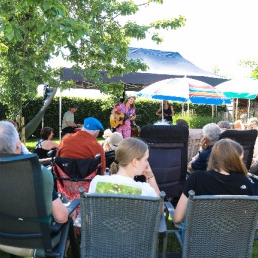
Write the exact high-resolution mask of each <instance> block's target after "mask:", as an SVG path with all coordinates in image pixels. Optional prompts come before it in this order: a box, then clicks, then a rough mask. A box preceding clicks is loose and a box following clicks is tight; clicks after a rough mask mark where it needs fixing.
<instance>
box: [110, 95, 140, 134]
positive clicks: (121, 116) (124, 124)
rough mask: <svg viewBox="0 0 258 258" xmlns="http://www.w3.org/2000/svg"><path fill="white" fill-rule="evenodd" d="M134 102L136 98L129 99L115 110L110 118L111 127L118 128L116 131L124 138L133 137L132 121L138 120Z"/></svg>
mask: <svg viewBox="0 0 258 258" xmlns="http://www.w3.org/2000/svg"><path fill="white" fill-rule="evenodd" d="M134 101H135V97H134V96H132V97H128V98H127V99H126V101H125V102H124V103H119V104H118V105H116V106H115V107H114V108H113V110H112V114H111V117H110V125H111V127H113V128H116V131H117V132H119V133H121V134H122V135H123V137H124V138H128V137H130V136H131V121H133V120H135V118H136V115H135V106H134ZM111 120H112V121H111ZM113 121H114V123H113ZM111 123H112V124H111ZM114 126H117V127H114Z"/></svg>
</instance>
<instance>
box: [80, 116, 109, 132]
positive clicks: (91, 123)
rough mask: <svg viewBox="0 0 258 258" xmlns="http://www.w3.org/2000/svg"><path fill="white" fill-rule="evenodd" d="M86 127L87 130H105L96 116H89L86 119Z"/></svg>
mask: <svg viewBox="0 0 258 258" xmlns="http://www.w3.org/2000/svg"><path fill="white" fill-rule="evenodd" d="M83 126H84V128H85V129H87V130H104V127H103V125H102V124H101V122H100V121H99V120H98V119H96V118H94V117H87V118H85V119H84V124H83Z"/></svg>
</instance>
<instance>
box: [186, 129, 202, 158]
mask: <svg viewBox="0 0 258 258" xmlns="http://www.w3.org/2000/svg"><path fill="white" fill-rule="evenodd" d="M202 137H203V135H202V129H189V139H188V161H187V162H190V160H191V159H192V157H194V156H195V155H196V154H197V153H198V151H199V150H200V143H201V138H202Z"/></svg>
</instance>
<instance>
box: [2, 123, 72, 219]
mask: <svg viewBox="0 0 258 258" xmlns="http://www.w3.org/2000/svg"><path fill="white" fill-rule="evenodd" d="M0 153H13V154H21V141H20V138H19V135H18V132H17V130H16V129H15V127H14V125H13V124H12V123H10V122H7V121H0ZM41 170H42V173H43V176H44V177H45V178H46V179H47V181H48V183H49V184H52V185H53V193H52V215H53V217H54V219H55V221H56V222H59V223H65V222H66V221H67V219H68V215H69V214H68V210H67V208H66V206H64V205H63V204H62V202H61V200H60V198H59V197H58V195H57V193H56V191H55V190H54V182H53V176H52V174H51V172H50V171H49V170H48V169H47V168H46V167H44V166H41ZM18 172H19V171H17V173H18Z"/></svg>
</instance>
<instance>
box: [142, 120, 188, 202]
mask: <svg viewBox="0 0 258 258" xmlns="http://www.w3.org/2000/svg"><path fill="white" fill-rule="evenodd" d="M140 137H141V139H143V140H144V141H145V142H146V143H147V144H148V146H149V151H150V153H149V163H150V166H151V168H152V171H153V173H154V174H155V178H156V180H157V183H158V186H159V188H160V190H161V191H164V192H166V196H167V197H168V198H169V199H171V200H173V199H178V198H179V197H180V195H181V192H182V184H183V183H184V182H185V179H186V171H187V158H188V157H187V152H188V137H189V131H188V129H187V128H186V127H184V126H178V125H145V126H143V127H142V128H141V132H140Z"/></svg>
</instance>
